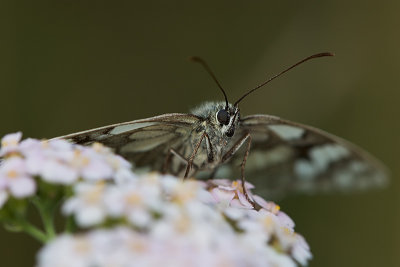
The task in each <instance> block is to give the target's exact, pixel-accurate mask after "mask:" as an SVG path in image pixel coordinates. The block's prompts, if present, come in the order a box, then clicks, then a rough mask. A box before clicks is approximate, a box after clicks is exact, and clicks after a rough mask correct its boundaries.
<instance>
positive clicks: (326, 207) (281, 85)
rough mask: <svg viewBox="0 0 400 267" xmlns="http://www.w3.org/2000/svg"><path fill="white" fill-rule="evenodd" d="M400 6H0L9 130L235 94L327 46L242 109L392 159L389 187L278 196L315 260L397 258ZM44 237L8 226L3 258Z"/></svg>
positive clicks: (397, 262)
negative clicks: (196, 60) (193, 59)
mask: <svg viewBox="0 0 400 267" xmlns="http://www.w3.org/2000/svg"><path fill="white" fill-rule="evenodd" d="M399 11H400V2H399V1H396V0H391V1H381V2H379V3H378V2H377V1H359V0H356V1H338V0H328V1H318V0H311V1H208V0H207V1H201V2H200V1H196V2H195V1H71V0H69V1H53V2H47V3H45V2H41V1H27V2H21V1H15V2H12V3H11V4H10V3H8V4H7V3H6V2H3V1H2V2H0V27H1V31H0V56H1V63H0V68H1V70H0V88H1V105H0V112H1V114H2V117H1V127H0V135H1V136H2V135H4V134H6V133H9V132H15V131H23V133H24V136H25V137H36V138H49V137H54V136H58V135H63V134H67V133H71V132H75V131H79V130H85V129H89V128H92V127H97V126H103V125H107V124H111V123H117V122H123V121H129V120H133V119H138V118H144V117H148V116H153V115H157V114H162V113H169V112H187V111H188V110H189V109H191V108H193V107H195V106H196V105H198V104H199V103H201V102H202V101H205V100H221V99H222V95H221V93H220V92H219V90H218V89H217V87H216V86H215V84H214V83H213V81H212V80H211V78H210V77H209V76H208V75H207V74H206V73H205V71H204V70H203V69H202V68H201V67H200V66H199V65H196V64H192V63H190V62H188V61H187V57H188V56H191V55H200V56H202V57H204V58H205V59H206V60H207V61H208V62H209V64H210V65H211V66H212V68H213V69H214V71H215V72H216V74H217V76H218V77H219V79H220V80H221V83H222V84H223V86H224V87H225V88H226V90H227V93H228V96H229V97H230V99H231V100H234V99H236V98H238V97H239V96H240V95H241V94H242V93H243V92H244V91H245V90H247V89H249V88H251V87H253V86H255V85H256V84H258V83H259V82H261V81H263V80H265V79H266V78H267V77H269V76H271V75H272V74H274V73H276V72H278V71H280V70H282V69H283V68H284V67H286V66H288V65H290V64H292V63H294V62H296V61H297V60H299V59H301V58H303V57H305V56H308V55H311V54H313V53H316V52H322V51H333V52H335V53H336V57H334V58H325V59H319V60H316V61H313V62H309V63H307V64H305V65H303V66H301V67H299V68H297V69H296V70H293V71H292V72H290V73H288V74H286V75H285V76H284V77H281V78H280V79H279V80H276V81H274V82H273V83H271V84H270V85H269V86H268V87H267V88H264V89H262V90H260V91H258V92H257V93H255V94H254V95H252V96H250V97H248V98H247V99H246V100H245V101H243V103H242V104H241V110H242V114H254V113H267V114H274V115H278V116H281V117H283V118H287V119H290V120H293V121H298V122H302V123H306V124H310V125H313V126H316V127H318V128H322V129H324V130H327V131H328V132H332V133H334V134H336V135H339V136H342V137H344V138H346V139H348V140H350V141H352V142H354V143H356V144H358V145H360V146H361V147H363V148H365V149H367V150H368V151H370V152H371V153H372V154H374V155H375V156H377V157H378V158H380V159H381V160H382V161H383V162H385V163H386V164H387V165H388V166H389V168H390V169H391V171H392V183H391V185H390V187H389V188H387V189H385V190H380V191H373V192H368V193H363V194H350V195H319V196H293V197H289V198H286V199H284V200H283V201H281V202H280V204H281V206H282V209H283V210H284V211H286V212H287V213H288V214H289V215H290V216H291V217H292V218H293V219H294V220H295V222H296V223H297V226H296V230H297V231H298V232H300V233H301V234H303V235H304V236H305V237H306V239H307V241H308V242H309V244H310V246H311V250H312V252H313V254H314V260H313V261H312V262H311V264H310V266H325V267H328V266H400V256H399V255H400V254H399V252H400V250H399V245H400V242H399V241H400V230H399V229H398V226H399V218H400V206H399V201H398V195H399V193H400V190H399V182H398V176H399V174H400V167H399V166H400V162H399V148H400V138H399V136H400V124H399V116H400V107H399V97H400V91H399V85H400V81H399V75H398V71H397V70H399V69H400V60H399V59H400V50H399V48H398V47H399V43H400V35H399V27H400V18H399V15H398V14H399ZM38 248H39V245H38V244H37V243H36V242H35V241H34V240H32V239H31V238H28V237H25V236H24V235H22V234H11V233H8V232H5V231H4V230H3V229H1V230H0V258H1V266H11V267H12V266H32V265H33V264H34V260H35V252H36V251H37V249H38Z"/></svg>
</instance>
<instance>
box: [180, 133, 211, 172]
mask: <svg viewBox="0 0 400 267" xmlns="http://www.w3.org/2000/svg"><path fill="white" fill-rule="evenodd" d="M204 138H206V140H207V147H208V146H209V144H210V137H209V136H208V134H207V133H206V132H204V133H203V134H202V135H201V137H200V140H199V142H197V144H196V147H195V148H194V150H193V152H192V155H190V158H189V160H188V162H187V167H186V171H185V175H184V176H183V178H184V179H185V178H187V177H188V175H189V171H190V169H191V168H192V165H193V161H194V158H195V156H196V154H197V151H198V150H199V147H200V145H201V142H203V139H204Z"/></svg>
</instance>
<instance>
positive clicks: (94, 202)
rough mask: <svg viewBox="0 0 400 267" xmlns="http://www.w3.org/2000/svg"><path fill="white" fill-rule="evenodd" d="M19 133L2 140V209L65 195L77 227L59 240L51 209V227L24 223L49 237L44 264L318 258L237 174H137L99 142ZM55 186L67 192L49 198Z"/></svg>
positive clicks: (271, 262)
mask: <svg viewBox="0 0 400 267" xmlns="http://www.w3.org/2000/svg"><path fill="white" fill-rule="evenodd" d="M20 139H21V133H15V134H10V135H7V136H5V137H4V138H3V139H2V140H1V149H0V157H2V159H1V162H0V211H3V210H4V211H9V210H14V207H13V204H14V203H17V202H14V201H9V202H8V203H9V204H8V205H7V206H4V204H5V203H7V199H9V198H16V199H26V200H34V201H36V202H35V205H37V206H38V207H39V208H40V207H42V206H40V205H44V204H41V203H40V201H42V202H46V203H48V202H49V201H60V200H62V199H64V198H65V195H62V194H68V196H70V197H69V198H67V199H66V200H65V202H64V203H63V205H62V212H63V214H64V215H66V216H69V219H70V220H71V219H72V220H73V221H74V222H75V224H76V226H77V227H78V228H79V229H78V230H79V234H77V233H70V234H66V233H64V234H61V235H58V236H56V237H55V238H54V229H53V230H52V229H51V227H52V226H51V225H50V224H51V223H52V221H51V218H52V217H53V216H54V214H52V213H49V214H45V215H44V216H42V218H43V222H44V224H45V226H46V228H45V229H46V232H40V231H30V230H29V229H31V228H32V227H34V226H31V227H30V228H26V229H27V232H28V233H32V235H33V236H36V237H37V238H38V239H39V240H42V241H44V242H47V241H48V240H50V239H52V240H51V241H50V242H49V243H47V244H46V245H45V246H44V248H42V250H41V251H40V253H39V255H38V262H37V266H38V267H54V266H74V267H81V266H82V267H87V266H98V267H105V266H116V267H130V266H298V265H306V264H307V263H308V261H309V260H310V259H311V257H312V256H311V253H310V249H309V247H308V245H307V243H306V242H305V240H304V238H303V237H302V236H300V235H299V234H297V233H296V232H295V231H294V222H293V221H292V220H291V219H290V218H289V216H287V215H286V214H285V213H283V212H282V211H280V208H279V206H278V205H276V204H275V203H273V202H267V201H265V200H263V199H262V198H261V197H259V196H256V195H253V194H252V193H251V191H250V189H252V187H253V186H252V185H251V184H246V185H245V187H246V189H247V190H246V191H244V189H243V187H242V184H241V182H240V181H233V182H232V181H230V180H210V181H207V182H202V181H197V180H190V179H186V180H184V181H183V180H182V179H180V178H177V177H174V176H170V175H160V174H157V173H149V174H145V175H142V176H138V175H135V174H134V173H133V172H132V171H131V164H130V163H129V162H127V161H126V160H125V159H123V158H122V157H120V156H118V155H115V154H114V153H112V151H111V150H110V149H109V148H106V147H104V146H103V145H101V144H97V143H95V144H93V145H92V146H90V147H83V146H79V145H75V144H71V143H69V142H67V141H65V140H48V141H39V140H35V139H26V140H24V141H21V140H20ZM49 185H50V189H54V188H59V185H61V186H66V190H64V191H62V192H63V193H62V194H61V195H58V198H52V194H51V192H52V191H49V192H48V194H46V193H45V192H46V190H48V189H49ZM53 185H54V186H53ZM38 188H39V190H38ZM70 188H72V189H73V192H71V191H70V190H69V189H70ZM63 189H64V188H63ZM245 192H247V194H245ZM71 193H72V195H70V194H71ZM29 197H35V198H29ZM25 203H28V201H26V202H25ZM42 212H54V211H52V209H43V208H42ZM42 215H43V214H42ZM18 218H19V217H16V218H13V219H15V220H16V221H15V222H18ZM48 218H50V220H49V219H48ZM0 220H1V218H0ZM22 220H25V218H22ZM23 225H26V224H23ZM49 225H50V226H49ZM68 225H69V224H68ZM68 229H69V230H71V228H69V227H68Z"/></svg>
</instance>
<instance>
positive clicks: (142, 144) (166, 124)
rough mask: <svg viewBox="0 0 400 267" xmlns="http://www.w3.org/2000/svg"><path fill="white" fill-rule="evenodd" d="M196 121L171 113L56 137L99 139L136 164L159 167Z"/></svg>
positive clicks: (86, 142)
mask: <svg viewBox="0 0 400 267" xmlns="http://www.w3.org/2000/svg"><path fill="white" fill-rule="evenodd" d="M199 121H200V119H199V117H197V116H195V115H191V114H180V113H171V114H164V115H160V116H156V117H151V118H147V119H142V120H135V121H130V122H124V123H118V124H114V125H109V126H105V127H100V128H96V129H92V130H88V131H83V132H78V133H74V134H70V135H65V136H61V137H58V138H63V139H67V140H70V141H72V142H74V143H77V144H82V145H89V144H91V143H94V142H99V143H102V144H104V145H106V146H108V147H111V148H112V149H114V151H115V152H116V153H117V154H120V155H121V156H123V157H124V158H125V159H127V160H129V161H130V162H132V163H134V165H135V166H136V167H148V168H149V169H150V170H161V167H162V164H163V163H164V160H165V157H166V155H167V152H168V150H169V149H170V148H174V149H176V150H181V147H182V146H183V145H184V144H185V142H187V140H188V138H189V136H190V133H191V131H192V130H193V128H194V127H196V125H197V124H198V123H199Z"/></svg>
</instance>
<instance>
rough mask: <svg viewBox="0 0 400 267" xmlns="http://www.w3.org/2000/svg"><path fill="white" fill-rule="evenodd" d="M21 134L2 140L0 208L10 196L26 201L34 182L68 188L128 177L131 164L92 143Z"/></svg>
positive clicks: (0, 154) (0, 152)
mask: <svg viewBox="0 0 400 267" xmlns="http://www.w3.org/2000/svg"><path fill="white" fill-rule="evenodd" d="M21 136H22V134H21V133H20V132H18V133H14V134H8V135H6V136H4V137H3V138H2V140H1V149H0V157H2V158H3V160H2V161H1V165H0V207H1V206H3V205H4V203H5V202H6V200H7V199H8V197H9V196H10V195H11V196H12V197H15V198H25V197H29V196H32V195H34V194H35V193H36V189H37V180H36V179H35V177H39V178H40V179H42V180H43V181H45V182H47V183H51V184H62V185H71V184H73V183H75V182H77V181H78V180H79V179H84V180H91V181H96V180H106V179H111V178H115V177H117V178H118V177H124V176H129V175H131V172H130V169H131V164H130V163H129V162H127V161H126V160H125V159H123V158H122V157H120V156H118V155H115V154H114V153H112V151H111V150H110V149H109V148H107V147H105V146H103V145H101V144H99V143H95V144H93V145H92V146H90V147H84V146H79V145H75V144H71V143H70V142H67V141H65V140H48V141H40V140H36V139H25V140H23V141H22V142H20V140H21Z"/></svg>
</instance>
